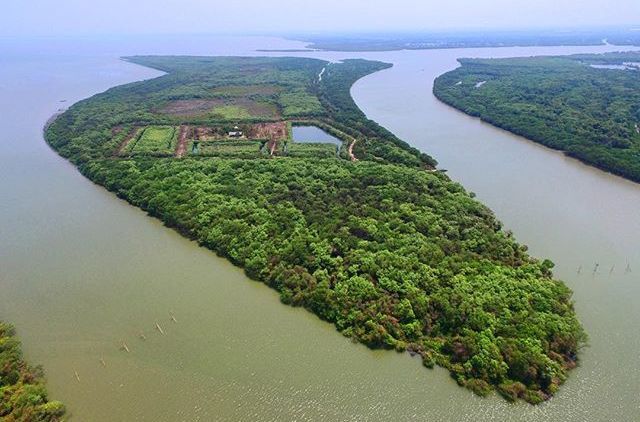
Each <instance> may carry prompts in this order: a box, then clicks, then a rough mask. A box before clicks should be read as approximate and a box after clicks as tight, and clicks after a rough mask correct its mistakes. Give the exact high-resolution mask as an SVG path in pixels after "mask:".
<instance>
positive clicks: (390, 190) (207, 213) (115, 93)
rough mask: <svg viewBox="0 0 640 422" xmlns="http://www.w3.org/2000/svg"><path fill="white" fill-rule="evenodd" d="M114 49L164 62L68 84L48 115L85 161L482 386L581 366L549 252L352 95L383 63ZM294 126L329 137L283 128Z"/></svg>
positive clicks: (332, 308)
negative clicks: (539, 255)
mask: <svg viewBox="0 0 640 422" xmlns="http://www.w3.org/2000/svg"><path fill="white" fill-rule="evenodd" d="M127 60H129V61H130V62H133V63H137V64H140V65H144V66H148V67H152V68H155V69H159V70H161V71H164V72H166V74H165V75H163V76H161V77H158V78H155V79H151V80H147V81H143V82H136V83H131V84H127V85H123V86H120V87H116V88H112V89H109V90H108V91H106V92H104V93H102V94H99V95H96V96H94V97H92V98H90V99H87V100H84V101H81V102H79V103H77V104H75V105H73V106H72V107H70V108H69V110H67V111H66V112H65V113H63V114H62V115H60V116H59V117H58V118H57V119H56V120H55V121H54V122H53V123H52V124H51V125H50V126H49V127H48V128H47V131H46V140H47V142H48V143H49V144H50V145H51V146H52V147H53V148H54V149H55V150H56V151H57V152H58V153H59V154H60V155H62V156H63V157H66V158H67V159H69V160H70V161H71V162H72V163H74V164H75V165H76V166H77V167H78V169H79V170H80V171H81V172H82V174H84V175H85V176H86V177H88V178H89V179H91V180H93V181H94V182H95V183H97V184H100V185H102V186H104V187H105V188H107V189H109V190H110V191H112V192H114V193H115V194H116V195H118V196H119V197H121V198H123V199H125V200H127V201H129V202H130V203H131V204H133V205H135V206H138V207H140V208H142V209H143V210H145V211H147V212H148V213H149V214H150V215H152V216H154V217H157V218H159V219H160V220H162V221H163V222H164V223H165V224H166V225H167V226H169V227H173V228H175V229H176V230H178V231H180V232H181V233H182V234H183V235H185V236H187V237H189V238H192V239H194V240H196V241H198V242H199V243H200V244H201V245H203V246H205V247H207V248H209V249H211V250H212V251H214V252H216V253H217V254H219V255H221V256H223V257H226V258H227V259H229V260H230V261H231V262H233V263H234V264H236V265H238V266H241V267H243V268H244V270H245V272H246V274H247V275H248V276H249V277H251V278H253V279H255V280H259V281H261V282H263V283H265V284H267V285H268V286H270V287H272V288H273V289H275V290H277V291H278V292H279V294H280V298H281V300H282V302H283V303H285V304H289V305H292V306H301V307H304V308H306V309H308V310H309V311H311V312H313V313H315V314H316V315H317V316H318V317H320V318H322V319H323V320H326V321H328V322H330V323H332V324H334V326H335V327H336V328H337V329H338V330H339V331H340V332H341V333H342V334H344V335H345V336H347V337H350V338H352V339H354V340H355V341H359V342H361V343H364V344H366V345H367V346H369V347H372V348H385V349H395V350H397V351H408V352H410V353H411V354H414V355H419V356H420V357H421V359H422V362H423V363H424V365H425V366H427V367H432V366H434V365H439V366H442V367H444V368H446V369H447V370H449V372H450V373H451V376H452V377H453V378H454V379H455V381H457V382H458V383H459V384H460V385H462V386H466V387H468V388H470V389H471V390H473V391H474V392H476V393H478V394H481V395H484V394H488V393H490V392H491V391H493V390H496V391H498V392H499V393H501V394H502V395H503V396H504V397H505V398H507V399H509V400H518V399H522V400H525V401H527V402H529V403H534V404H535V403H540V402H542V401H544V400H546V399H548V398H550V397H551V396H552V395H553V394H554V393H555V392H556V391H557V390H558V388H559V386H560V385H561V384H562V383H563V382H564V381H565V380H566V378H567V376H568V372H569V370H571V369H572V368H574V367H575V366H576V364H577V362H578V351H579V349H580V347H581V346H582V345H583V344H584V342H585V341H586V335H585V333H584V332H583V329H582V327H581V325H580V323H579V321H578V320H577V317H576V314H575V311H574V308H573V303H572V299H571V291H570V290H569V289H568V288H567V287H566V286H565V284H564V283H562V282H561V281H558V280H555V279H553V276H552V272H551V269H552V267H553V264H552V263H551V262H550V261H548V260H538V259H535V258H533V257H531V256H529V255H528V254H527V248H526V247H525V246H523V245H520V244H518V243H517V242H516V241H515V240H514V238H513V236H512V234H511V233H510V232H509V231H507V230H504V229H503V228H502V225H501V223H500V222H499V221H498V220H497V219H496V218H495V216H494V215H493V213H492V212H491V210H489V209H488V208H487V207H485V206H484V205H482V204H481V203H480V202H478V201H477V200H475V199H474V198H473V196H472V195H471V194H469V193H468V192H466V191H465V190H464V188H463V187H462V186H460V185H459V184H458V183H455V182H453V181H452V180H450V179H449V178H448V177H447V176H446V175H445V174H443V173H441V172H438V171H436V170H435V166H436V162H435V160H434V159H433V158H431V157H430V156H429V155H427V154H424V153H421V152H420V151H419V150H417V149H415V148H412V147H411V146H410V145H409V144H407V143H406V142H404V141H402V140H400V139H398V138H397V137H396V136H394V135H393V134H392V133H390V132H389V131H387V130H386V129H384V128H383V127H381V126H379V125H378V124H376V123H375V122H373V121H371V120H369V119H367V118H366V116H365V115H364V113H362V111H361V110H360V109H359V108H358V107H357V106H356V104H355V103H354V101H353V99H352V97H351V95H350V88H351V86H352V85H353V84H354V82H355V81H357V80H358V79H360V78H362V77H363V76H366V75H368V74H371V73H373V72H377V71H381V70H384V69H386V68H388V67H389V66H390V65H388V64H385V63H381V62H375V61H367V60H345V61H343V62H340V63H329V62H326V61H322V60H317V59H306V58H264V57H252V58H248V57H242V58H241V57H181V56H175V57H171V56H157V57H153V56H136V57H129V58H127ZM295 126H306V127H315V128H317V129H318V130H322V131H324V132H325V133H326V135H331V137H332V138H331V139H333V138H335V139H337V140H338V142H337V144H336V143H335V142H333V143H332V142H329V141H327V139H329V138H324V137H322V139H320V137H318V139H296V138H295V137H294V136H293V132H294V130H293V128H294V127H295ZM132 282H133V281H132Z"/></svg>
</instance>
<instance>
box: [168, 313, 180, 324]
mask: <svg viewBox="0 0 640 422" xmlns="http://www.w3.org/2000/svg"><path fill="white" fill-rule="evenodd" d="M169 317H171V321H173V322H178V320H177V319H176V317H175V315H173V312H172V311H169Z"/></svg>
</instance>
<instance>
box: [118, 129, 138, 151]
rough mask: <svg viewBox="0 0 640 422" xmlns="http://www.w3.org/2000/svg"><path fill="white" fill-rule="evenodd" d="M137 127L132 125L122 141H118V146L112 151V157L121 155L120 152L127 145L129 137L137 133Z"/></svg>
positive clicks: (131, 137)
mask: <svg viewBox="0 0 640 422" xmlns="http://www.w3.org/2000/svg"><path fill="white" fill-rule="evenodd" d="M139 129H140V128H139V127H137V126H134V127H132V128H131V130H130V131H129V133H127V136H125V137H124V139H123V140H122V142H120V145H118V148H117V149H116V150H115V151H114V153H113V156H114V157H116V156H120V155H122V152H123V151H124V149H125V148H126V147H127V145H128V144H129V142H130V141H131V139H133V138H134V137H135V135H136V133H138V130H139Z"/></svg>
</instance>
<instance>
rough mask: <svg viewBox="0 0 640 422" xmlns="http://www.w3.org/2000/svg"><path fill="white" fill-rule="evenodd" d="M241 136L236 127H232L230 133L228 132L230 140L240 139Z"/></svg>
mask: <svg viewBox="0 0 640 422" xmlns="http://www.w3.org/2000/svg"><path fill="white" fill-rule="evenodd" d="M241 136H242V131H241V130H240V128H239V127H238V126H234V127H233V130H232V131H229V137H230V138H240V137H241Z"/></svg>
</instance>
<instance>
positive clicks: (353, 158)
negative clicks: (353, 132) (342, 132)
mask: <svg viewBox="0 0 640 422" xmlns="http://www.w3.org/2000/svg"><path fill="white" fill-rule="evenodd" d="M356 142H358V140H357V139H354V140H353V142H351V143H350V144H349V150H348V151H349V158H351V161H358V159H357V158H356V156H355V155H353V146H354V145H355V144H356Z"/></svg>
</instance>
